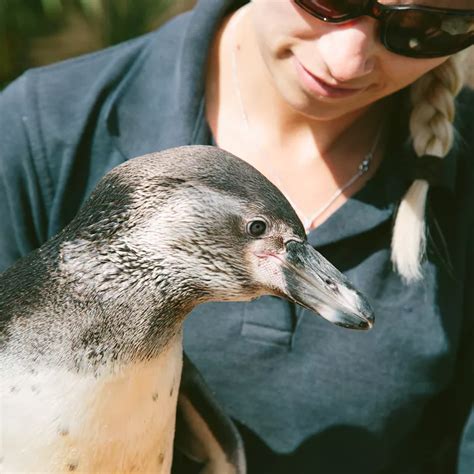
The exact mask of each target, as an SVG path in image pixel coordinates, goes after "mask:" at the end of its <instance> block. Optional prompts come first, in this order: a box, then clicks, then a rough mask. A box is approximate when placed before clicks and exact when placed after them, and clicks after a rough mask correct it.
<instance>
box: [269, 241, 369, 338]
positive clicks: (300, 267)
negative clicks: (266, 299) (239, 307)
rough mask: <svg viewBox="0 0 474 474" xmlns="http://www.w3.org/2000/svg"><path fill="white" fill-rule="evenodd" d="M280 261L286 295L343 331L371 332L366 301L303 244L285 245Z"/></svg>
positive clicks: (329, 265) (322, 258)
mask: <svg viewBox="0 0 474 474" xmlns="http://www.w3.org/2000/svg"><path fill="white" fill-rule="evenodd" d="M277 258H278V259H279V260H280V264H281V267H282V272H283V276H284V281H285V285H286V288H284V289H283V291H284V294H285V296H286V297H287V298H288V299H290V300H291V301H294V302H295V303H298V304H300V305H301V306H303V307H305V308H308V309H310V310H312V311H314V312H316V313H318V314H320V315H321V316H322V317H323V318H325V319H327V320H328V321H330V322H332V323H334V324H336V325H338V326H343V327H345V328H351V329H370V328H371V327H372V326H373V324H374V315H373V311H372V308H371V307H370V305H369V303H368V301H367V299H366V298H365V297H364V296H362V294H361V293H359V292H358V291H357V290H356V289H355V288H354V287H353V286H352V285H351V284H350V283H349V280H348V279H347V278H346V277H345V276H344V275H343V274H342V273H341V272H339V271H338V270H337V269H336V268H335V267H334V266H333V265H331V264H330V263H329V262H328V261H327V260H326V259H325V258H324V257H323V256H322V255H321V254H320V253H319V252H317V251H316V250H314V249H313V247H311V245H309V244H308V243H306V242H298V241H295V240H291V241H288V242H287V243H286V252H285V253H284V254H280V255H279V256H278V257H277Z"/></svg>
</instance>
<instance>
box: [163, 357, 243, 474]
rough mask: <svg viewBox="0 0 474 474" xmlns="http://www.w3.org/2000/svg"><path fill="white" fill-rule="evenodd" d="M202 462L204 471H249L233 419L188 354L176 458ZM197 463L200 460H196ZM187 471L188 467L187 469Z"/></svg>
mask: <svg viewBox="0 0 474 474" xmlns="http://www.w3.org/2000/svg"><path fill="white" fill-rule="evenodd" d="M182 455H184V456H185V457H186V458H188V460H191V461H194V462H195V463H199V464H200V465H201V469H200V470H199V472H200V474H245V472H246V463H245V454H244V446H243V442H242V439H241V437H240V434H239V432H238V430H237V428H236V427H235V425H234V423H233V422H232V420H231V419H230V418H229V417H228V416H227V415H226V414H225V413H224V411H223V410H222V408H221V407H220V406H219V405H218V403H217V401H216V400H215V398H214V396H213V395H212V393H211V391H210V389H209V388H208V386H207V385H206V382H205V381H204V379H203V377H202V376H201V374H200V373H199V371H198V370H197V368H196V367H195V366H194V365H193V363H192V362H191V361H190V360H189V358H188V357H187V356H186V354H184V357H183V372H182V376H181V384H180V391H179V396H178V410H177V415H176V435H175V459H176V463H175V464H176V465H175V464H174V465H173V470H172V472H174V473H180V474H181V472H184V471H185V470H186V469H185V468H184V467H183V468H178V467H177V465H178V464H181V465H183V466H184V464H183V460H182V459H181V460H179V458H180V456H181V457H182ZM194 465H195V466H196V464H194ZM186 471H187V470H186Z"/></svg>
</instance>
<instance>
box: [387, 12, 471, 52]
mask: <svg viewBox="0 0 474 474" xmlns="http://www.w3.org/2000/svg"><path fill="white" fill-rule="evenodd" d="M384 20H385V21H384V23H385V24H384V31H383V33H382V36H383V42H384V44H385V46H386V47H387V48H389V49H390V50H391V51H393V52H395V53H399V54H403V55H405V56H412V57H417V58H430V57H439V56H447V55H449V54H453V53H456V52H457V51H460V50H461V49H464V48H467V47H468V46H469V45H471V44H473V42H474V16H461V15H448V14H445V13H433V12H428V11H422V10H420V11H413V10H410V11H391V12H389V13H387V14H386V16H385V18H384Z"/></svg>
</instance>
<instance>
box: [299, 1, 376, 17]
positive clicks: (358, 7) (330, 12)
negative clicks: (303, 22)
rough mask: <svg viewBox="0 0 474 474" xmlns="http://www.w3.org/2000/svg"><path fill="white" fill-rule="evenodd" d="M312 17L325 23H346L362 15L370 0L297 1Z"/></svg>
mask: <svg viewBox="0 0 474 474" xmlns="http://www.w3.org/2000/svg"><path fill="white" fill-rule="evenodd" d="M296 3H297V4H298V5H299V6H300V7H302V8H303V9H304V10H306V11H307V12H308V13H310V14H311V15H313V16H315V17H317V18H319V19H321V20H325V21H330V22H331V21H333V22H334V21H335V22H337V21H344V20H349V19H351V18H355V17H356V16H359V15H362V14H363V13H364V11H365V9H366V5H367V4H368V3H369V2H368V0H296Z"/></svg>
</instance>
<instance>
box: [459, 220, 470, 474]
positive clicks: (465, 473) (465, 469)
mask: <svg viewBox="0 0 474 474" xmlns="http://www.w3.org/2000/svg"><path fill="white" fill-rule="evenodd" d="M473 240H474V222H473V223H472V226H471V239H470V241H469V252H468V255H467V259H468V260H467V262H468V275H467V278H466V282H465V283H466V285H465V293H466V297H465V301H466V306H465V308H466V314H465V318H466V321H467V325H466V332H465V334H464V341H465V344H464V350H463V352H462V353H461V363H462V374H463V375H462V379H461V381H460V383H459V386H458V390H460V392H461V394H462V395H461V397H460V398H463V397H465V398H464V399H465V400H466V401H465V404H466V405H467V406H468V414H467V418H466V424H465V425H464V429H463V431H462V434H461V443H460V448H459V459H458V470H457V474H473V473H474V241H473ZM469 407H470V408H469Z"/></svg>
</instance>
